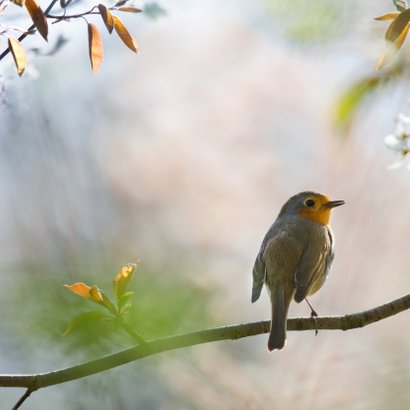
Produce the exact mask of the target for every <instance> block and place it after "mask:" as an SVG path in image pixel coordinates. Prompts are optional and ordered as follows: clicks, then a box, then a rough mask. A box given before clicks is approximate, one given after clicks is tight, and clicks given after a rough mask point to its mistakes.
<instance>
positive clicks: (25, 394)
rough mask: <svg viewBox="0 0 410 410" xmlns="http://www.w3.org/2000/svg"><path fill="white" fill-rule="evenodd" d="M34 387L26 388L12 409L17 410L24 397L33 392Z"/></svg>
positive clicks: (26, 397)
mask: <svg viewBox="0 0 410 410" xmlns="http://www.w3.org/2000/svg"><path fill="white" fill-rule="evenodd" d="M35 390H36V389H33V388H28V389H27V390H26V391H25V392H24V394H23V395H22V396H21V397H20V399H19V401H18V402H17V403H16V404H15V405H14V406H13V408H12V410H17V409H19V408H20V406H21V405H22V404H23V403H24V401H25V400H26V399H28V398H29V397H30V394H31V393H33V391H35Z"/></svg>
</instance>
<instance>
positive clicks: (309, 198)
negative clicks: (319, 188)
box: [279, 191, 329, 216]
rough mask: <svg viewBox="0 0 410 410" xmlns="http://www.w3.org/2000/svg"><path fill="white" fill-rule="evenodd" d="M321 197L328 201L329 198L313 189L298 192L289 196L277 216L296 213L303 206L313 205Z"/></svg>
mask: <svg viewBox="0 0 410 410" xmlns="http://www.w3.org/2000/svg"><path fill="white" fill-rule="evenodd" d="M319 199H321V201H320V202H322V201H323V199H325V200H327V201H329V199H328V198H327V197H326V196H325V195H322V194H319V193H318V192H314V191H304V192H299V193H298V194H296V195H293V196H291V197H290V198H289V199H288V200H287V201H286V202H285V204H284V205H283V206H282V209H281V210H280V213H279V216H283V215H297V214H298V213H299V212H300V211H301V210H302V209H303V208H305V207H309V206H315V205H316V203H317V201H318V200H319Z"/></svg>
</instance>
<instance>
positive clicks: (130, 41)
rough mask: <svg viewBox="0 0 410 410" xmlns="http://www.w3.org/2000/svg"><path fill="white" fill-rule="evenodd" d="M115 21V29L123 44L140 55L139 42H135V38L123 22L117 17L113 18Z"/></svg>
mask: <svg viewBox="0 0 410 410" xmlns="http://www.w3.org/2000/svg"><path fill="white" fill-rule="evenodd" d="M112 17H113V19H114V28H115V31H116V32H117V34H118V36H119V37H120V39H121V40H122V42H123V43H124V44H125V45H126V46H127V47H128V48H129V49H130V50H132V51H134V52H135V53H138V51H139V48H138V45H137V42H136V41H135V38H134V37H133V36H132V35H131V34H130V33H129V32H128V30H127V29H126V28H125V26H124V24H123V22H122V21H121V20H120V19H119V18H118V17H117V16H114V15H113V16H112Z"/></svg>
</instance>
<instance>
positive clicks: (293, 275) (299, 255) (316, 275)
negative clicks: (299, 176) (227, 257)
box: [252, 191, 345, 351]
mask: <svg viewBox="0 0 410 410" xmlns="http://www.w3.org/2000/svg"><path fill="white" fill-rule="evenodd" d="M344 203H345V202H344V201H341V200H340V201H331V200H330V199H329V198H328V197H327V196H326V195H323V194H319V193H317V192H311V191H306V192H300V193H299V194H296V195H294V196H292V197H291V198H290V199H288V201H287V202H286V203H285V205H283V207H282V209H281V211H280V213H279V215H278V217H277V218H276V221H275V222H274V223H273V225H272V226H271V227H270V229H269V231H268V233H267V234H266V235H265V238H264V239H263V242H262V246H261V249H260V251H259V254H258V256H257V257H256V261H255V266H254V268H253V287H252V303H253V302H255V301H257V300H258V299H259V296H260V294H261V290H262V287H263V284H264V283H265V284H266V286H267V288H268V290H269V292H270V298H271V304H272V321H271V327H270V334H269V341H268V349H269V351H272V350H274V349H282V348H283V346H284V345H285V342H286V321H287V317H288V311H289V305H290V302H291V301H292V299H294V300H295V301H296V302H297V303H300V302H301V301H302V300H304V299H305V298H306V296H308V295H313V294H314V293H316V292H317V291H318V290H319V289H320V288H321V287H322V285H323V283H324V282H325V280H326V276H327V274H328V273H329V269H330V265H331V264H332V261H333V257H334V251H333V247H334V236H333V233H332V230H331V229H330V226H329V221H330V213H331V210H332V209H333V208H335V207H337V206H340V205H343V204H344Z"/></svg>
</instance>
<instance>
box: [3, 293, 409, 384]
mask: <svg viewBox="0 0 410 410" xmlns="http://www.w3.org/2000/svg"><path fill="white" fill-rule="evenodd" d="M407 309H410V294H408V295H406V296H403V297H401V298H399V299H396V300H393V301H391V302H389V303H386V304H384V305H381V306H378V307H376V308H373V309H370V310H366V311H364V312H360V313H354V314H350V315H344V316H322V317H315V318H290V319H288V322H287V328H288V330H298V331H302V330H349V329H356V328H360V327H363V326H366V325H369V324H371V323H374V322H377V321H379V320H382V319H386V318H388V317H390V316H393V315H396V314H398V313H400V312H403V311H405V310H407ZM269 325H270V321H267V320H266V321H261V322H254V323H246V324H240V325H230V326H223V327H218V328H212V329H207V330H201V331H198V332H193V333H186V334H182V335H177V336H170V337H166V338H163V339H157V340H153V341H151V342H147V343H145V344H142V345H137V346H134V347H131V348H129V349H126V350H123V351H121V352H118V353H114V354H112V355H109V356H105V357H102V358H100V359H96V360H92V361H89V362H86V363H82V364H80V365H77V366H73V367H69V368H66V369H61V370H56V371H51V372H47V373H39V374H26V375H18V374H3V375H0V387H25V388H27V389H28V391H30V392H32V391H35V390H38V389H41V388H43V387H48V386H53V385H55V384H61V383H65V382H68V381H71V380H76V379H80V378H82V377H86V376H90V375H92V374H96V373H100V372H103V371H105V370H109V369H112V368H114V367H118V366H121V365H123V364H126V363H129V362H132V361H135V360H139V359H142V358H144V357H147V356H152V355H154V354H158V353H162V352H166V351H169V350H175V349H181V348H183V347H188V346H194V345H197V344H202V343H209V342H215V341H218V340H227V339H231V340H236V339H241V338H243V337H248V336H255V335H259V334H262V333H267V332H269Z"/></svg>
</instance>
